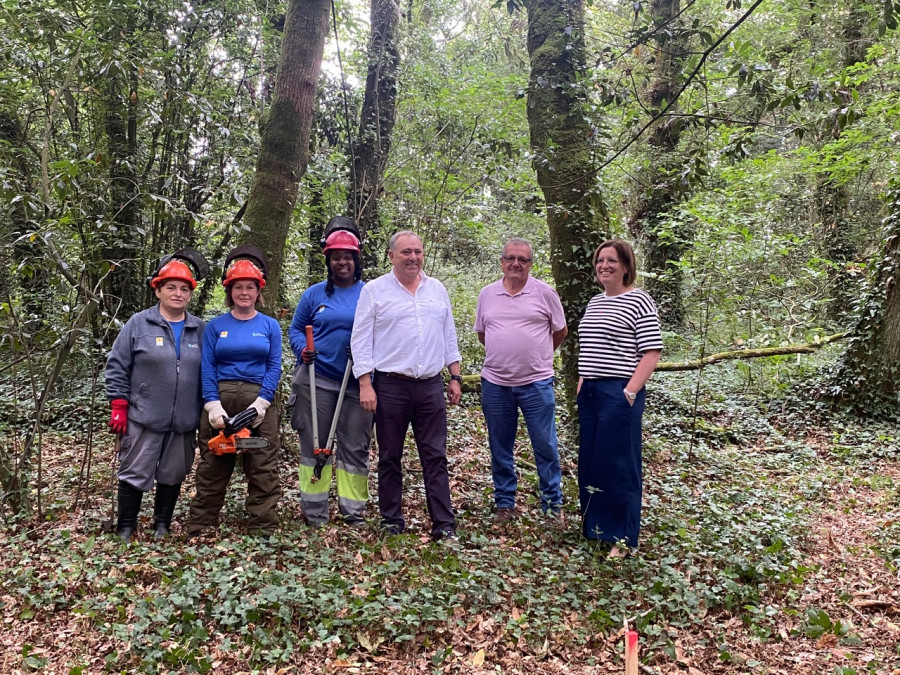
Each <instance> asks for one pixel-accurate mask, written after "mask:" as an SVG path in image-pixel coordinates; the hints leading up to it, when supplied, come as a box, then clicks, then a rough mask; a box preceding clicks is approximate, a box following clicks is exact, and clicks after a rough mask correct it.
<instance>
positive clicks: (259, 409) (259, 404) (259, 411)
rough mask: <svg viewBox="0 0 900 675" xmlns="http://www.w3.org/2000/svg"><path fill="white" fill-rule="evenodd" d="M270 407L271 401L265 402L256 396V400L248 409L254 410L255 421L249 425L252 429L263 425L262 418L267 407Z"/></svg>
mask: <svg viewBox="0 0 900 675" xmlns="http://www.w3.org/2000/svg"><path fill="white" fill-rule="evenodd" d="M270 405H272V402H271V401H267V400H266V399H264V398H263V397H262V396H257V397H256V400H255V401H253V403H251V404H250V407H251V408H253V409H255V410H256V419H255V420H253V423H252V424H251V425H250V426H251V427H253V428H254V429H255V428H256V427H258V426H259V425H260V424H262V423H263V418H264V417H265V416H266V410H268V409H269V406H270Z"/></svg>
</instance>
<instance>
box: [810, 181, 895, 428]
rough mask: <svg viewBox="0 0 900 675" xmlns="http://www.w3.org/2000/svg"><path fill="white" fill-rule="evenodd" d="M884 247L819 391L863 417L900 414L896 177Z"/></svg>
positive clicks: (888, 198) (887, 198)
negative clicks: (840, 350) (848, 334)
mask: <svg viewBox="0 0 900 675" xmlns="http://www.w3.org/2000/svg"><path fill="white" fill-rule="evenodd" d="M885 205H886V208H887V216H886V217H885V218H884V246H883V247H882V249H881V251H879V253H878V254H877V255H876V256H875V258H874V259H873V261H872V264H871V272H870V274H869V277H868V279H867V283H866V285H865V286H864V288H863V292H862V294H861V295H860V298H859V300H858V302H857V305H856V311H855V317H856V318H855V325H854V327H853V329H852V333H851V337H850V339H849V341H848V343H847V348H846V350H845V351H844V353H843V355H842V356H841V358H840V359H839V360H838V362H837V363H836V364H835V366H834V367H833V368H832V369H831V371H830V373H829V376H828V378H827V383H826V387H825V389H824V391H823V392H822V395H823V396H824V397H825V398H827V399H829V400H831V401H833V402H834V403H835V404H838V405H841V406H845V407H848V408H850V409H851V410H853V411H854V412H856V413H859V414H863V415H876V416H884V417H890V418H897V417H898V414H900V181H898V180H894V181H893V182H892V183H891V185H890V187H889V189H888V191H887V194H886V195H885Z"/></svg>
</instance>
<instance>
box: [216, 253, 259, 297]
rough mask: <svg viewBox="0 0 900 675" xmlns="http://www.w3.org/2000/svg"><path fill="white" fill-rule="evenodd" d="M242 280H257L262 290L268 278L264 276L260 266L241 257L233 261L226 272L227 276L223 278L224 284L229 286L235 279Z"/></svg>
mask: <svg viewBox="0 0 900 675" xmlns="http://www.w3.org/2000/svg"><path fill="white" fill-rule="evenodd" d="M241 280H250V281H255V282H256V283H258V284H259V289H260V290H262V289H264V288H265V287H266V279H265V277H264V276H263V273H262V272H260V271H259V268H258V267H257V266H256V265H254V264H253V263H252V262H250V261H249V260H247V259H246V258H241V259H240V260H235V261H234V262H233V263H231V266H230V267H229V268H228V271H226V272H225V278H224V279H222V285H223V286H225V287H228V286H230V285H231V284H233V283H234V282H235V281H241Z"/></svg>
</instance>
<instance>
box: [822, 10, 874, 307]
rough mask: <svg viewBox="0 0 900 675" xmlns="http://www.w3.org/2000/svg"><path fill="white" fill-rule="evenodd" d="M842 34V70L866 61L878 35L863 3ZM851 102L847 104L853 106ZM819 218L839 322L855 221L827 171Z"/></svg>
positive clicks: (845, 194)
mask: <svg viewBox="0 0 900 675" xmlns="http://www.w3.org/2000/svg"><path fill="white" fill-rule="evenodd" d="M850 4H851V6H850V8H849V11H848V13H847V15H846V19H845V20H844V24H843V26H842V30H841V38H842V40H843V66H844V68H845V69H847V68H850V67H852V66H854V65H856V64H858V63H862V62H864V61H865V59H866V51H867V50H868V48H869V47H871V46H872V44H874V42H875V34H874V32H872V31H871V30H869V29H868V27H867V26H868V23H869V16H868V11H867V9H866V8H865V7H864V6H863V4H862V1H861V0H853V1H852V2H851V3H850ZM850 103H851V101H850V99H849V95H848V99H847V101H846V104H847V105H850ZM834 114H837V112H836V111H835V113H834ZM824 131H825V133H827V134H832V133H833V134H834V137H835V139H837V138H839V137H840V136H841V133H842V130H841V129H839V128H838V127H837V126H834V127H833V128H831V129H826V130H824ZM815 205H816V210H817V212H818V213H817V215H818V217H819V220H820V221H821V223H822V230H823V236H824V240H825V255H826V257H827V258H828V259H829V260H832V261H833V262H835V263H836V264H837V267H836V268H835V269H834V270H833V271H832V272H831V273H830V282H831V288H832V289H833V290H832V296H833V298H832V303H831V305H830V308H829V314H830V315H831V317H832V318H833V319H837V320H840V319H841V318H842V317H843V315H844V313H845V307H846V306H847V305H848V304H850V303H851V302H852V301H853V294H854V288H855V284H854V282H853V279H852V277H851V276H850V274H848V271H847V266H848V264H850V263H855V262H856V257H857V255H856V254H857V251H856V250H855V246H854V244H853V238H852V237H851V236H850V235H851V230H852V220H851V217H850V214H851V209H850V207H851V199H850V194H849V191H848V190H847V186H846V185H845V184H844V183H843V182H841V181H839V180H837V179H836V178H835V177H834V176H833V175H832V174H831V173H830V172H829V171H828V170H826V171H823V172H821V173H819V174H818V175H817V176H816V199H815Z"/></svg>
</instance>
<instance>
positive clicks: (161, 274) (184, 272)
mask: <svg viewBox="0 0 900 675" xmlns="http://www.w3.org/2000/svg"><path fill="white" fill-rule="evenodd" d="M168 279H177V280H178V281H184V282H185V283H188V284H190V285H191V290H193V289H195V288H197V281H196V279H194V275H193V274H191V268H190V267H188V266H187V265H186V264H185V263H183V262H181V261H180V260H170V261H169V262H167V263H166V264H165V265H163V266H162V267H160V268H159V271H158V272H157V273H156V276H155V277H153V278H152V279H151V280H150V288H153V289H157V288H159V285H160V284H161V283H162V282H164V281H166V280H168Z"/></svg>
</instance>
